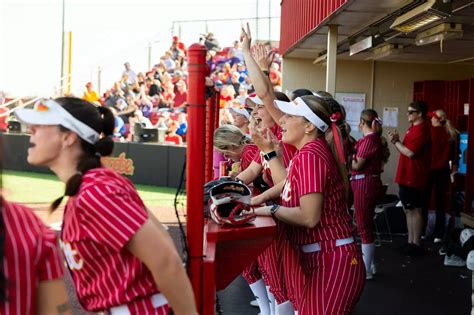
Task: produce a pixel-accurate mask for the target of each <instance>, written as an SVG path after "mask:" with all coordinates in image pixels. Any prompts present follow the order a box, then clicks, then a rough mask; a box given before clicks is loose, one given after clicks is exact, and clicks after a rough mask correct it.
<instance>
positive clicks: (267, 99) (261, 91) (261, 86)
mask: <svg viewBox="0 0 474 315" xmlns="http://www.w3.org/2000/svg"><path fill="white" fill-rule="evenodd" d="M244 59H245V64H246V65H247V69H248V71H249V77H250V80H251V81H252V85H253V87H254V88H255V92H256V93H257V95H258V97H259V98H260V99H261V100H262V102H263V104H264V105H265V108H266V109H267V111H268V113H269V114H270V116H272V118H273V120H275V122H276V123H277V124H278V121H279V120H280V118H281V116H283V114H282V112H281V111H280V110H278V109H277V108H276V107H275V106H274V105H273V101H274V100H275V92H274V91H273V86H272V83H271V82H270V80H269V79H268V77H267V76H266V75H265V74H264V73H263V71H262V70H261V69H260V67H259V66H258V64H257V62H256V61H255V59H254V58H253V56H252V53H251V52H250V51H244ZM263 70H268V69H263Z"/></svg>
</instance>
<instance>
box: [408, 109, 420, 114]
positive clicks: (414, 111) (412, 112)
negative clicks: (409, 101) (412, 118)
mask: <svg viewBox="0 0 474 315" xmlns="http://www.w3.org/2000/svg"><path fill="white" fill-rule="evenodd" d="M407 113H408V115H413V114H414V113H419V111H417V110H409V111H408V112H407Z"/></svg>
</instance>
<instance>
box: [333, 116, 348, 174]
mask: <svg viewBox="0 0 474 315" xmlns="http://www.w3.org/2000/svg"><path fill="white" fill-rule="evenodd" d="M333 115H334V114H333ZM331 117H332V116H331ZM331 121H332V118H331ZM331 129H332V134H333V137H334V143H335V144H336V152H337V156H338V158H339V162H340V163H342V164H344V165H346V158H345V156H344V149H343V147H342V141H341V137H340V136H339V132H337V125H336V121H333V122H332V124H331Z"/></svg>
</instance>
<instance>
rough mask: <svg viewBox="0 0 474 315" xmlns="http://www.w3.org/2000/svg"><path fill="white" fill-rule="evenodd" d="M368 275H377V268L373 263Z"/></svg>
mask: <svg viewBox="0 0 474 315" xmlns="http://www.w3.org/2000/svg"><path fill="white" fill-rule="evenodd" d="M370 273H371V274H372V275H375V274H377V267H376V266H375V263H374V262H372V264H371V265H370Z"/></svg>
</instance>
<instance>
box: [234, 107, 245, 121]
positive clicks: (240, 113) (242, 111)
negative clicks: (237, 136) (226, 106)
mask: <svg viewBox="0 0 474 315" xmlns="http://www.w3.org/2000/svg"><path fill="white" fill-rule="evenodd" d="M230 110H232V111H233V112H235V113H237V114H239V115H242V116H245V118H247V120H248V119H250V113H249V112H248V111H247V110H246V109H245V108H238V107H231V108H230Z"/></svg>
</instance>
